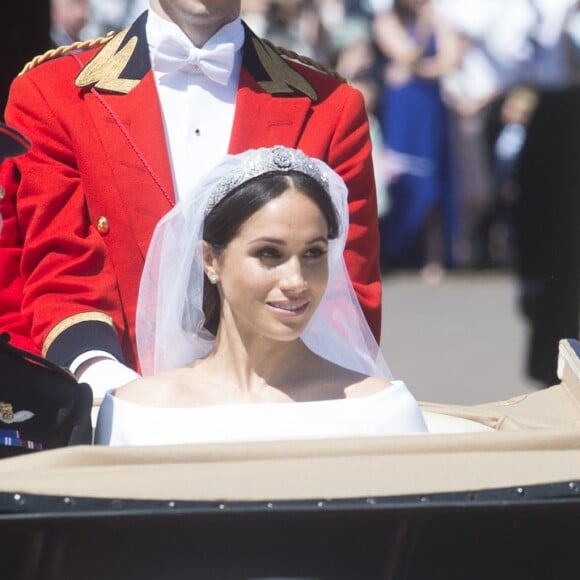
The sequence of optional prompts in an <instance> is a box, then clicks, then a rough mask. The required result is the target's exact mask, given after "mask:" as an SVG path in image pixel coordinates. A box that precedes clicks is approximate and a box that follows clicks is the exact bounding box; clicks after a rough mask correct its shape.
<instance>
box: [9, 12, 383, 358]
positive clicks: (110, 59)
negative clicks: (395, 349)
mask: <svg viewBox="0 0 580 580" xmlns="http://www.w3.org/2000/svg"><path fill="white" fill-rule="evenodd" d="M145 21H146V14H144V15H143V16H142V17H140V18H139V19H138V20H137V21H136V22H135V23H134V24H133V25H132V26H131V27H130V28H129V29H128V31H122V32H120V33H118V34H117V35H115V36H114V37H113V38H112V40H110V41H109V42H108V43H107V44H105V45H104V46H99V47H97V48H92V49H88V50H85V51H81V52H76V53H69V54H68V55H66V56H64V57H60V58H55V59H52V60H48V61H47V62H44V63H42V64H39V65H37V66H35V67H34V68H32V69H31V70H29V71H27V72H25V73H24V74H22V75H21V76H19V77H17V78H16V79H15V81H14V82H13V85H12V87H11V92H10V96H9V102H8V106H7V109H6V119H7V121H8V122H9V123H11V124H12V125H13V126H15V127H16V128H19V129H21V130H22V131H23V132H25V133H26V134H27V136H28V137H29V138H30V140H31V141H32V143H33V146H32V149H31V151H30V152H29V153H28V154H26V155H24V156H22V157H20V158H18V159H16V160H15V161H16V163H17V165H18V168H19V169H20V171H21V173H22V177H21V181H20V186H19V190H18V203H17V206H18V219H19V221H20V224H21V228H22V232H23V233H24V236H25V239H24V249H23V252H22V265H21V266H22V267H21V269H22V275H23V279H24V291H23V300H22V310H23V312H24V314H25V315H26V316H27V317H29V319H30V320H31V325H32V337H33V339H34V341H35V342H37V343H38V344H42V345H43V352H44V353H45V354H46V355H47V356H48V357H49V358H51V359H52V360H55V361H56V362H58V363H60V364H63V365H66V364H68V363H70V362H71V361H72V360H73V359H74V357H75V356H77V355H78V354H80V353H81V352H84V351H86V350H90V349H95V348H96V349H98V348H103V349H104V350H108V351H109V352H113V353H114V354H116V355H117V356H119V357H124V360H125V362H126V363H127V364H129V365H130V366H134V367H137V366H138V363H137V355H136V346H135V310H136V305H137V295H138V289H139V282H140V275H141V271H142V268H143V264H144V257H145V255H146V253H147V248H148V245H149V242H150V240H151V236H152V233H153V230H154V228H155V226H156V224H157V222H158V221H159V219H160V218H161V217H162V216H163V215H164V214H165V213H166V212H167V211H168V210H169V209H170V208H171V207H172V205H173V204H174V200H175V194H174V191H173V182H172V174H171V166H170V162H169V158H168V148H167V144H166V142H165V135H164V129H163V122H162V116H161V109H160V104H159V100H158V97H157V92H156V87H155V82H154V78H153V73H152V71H151V65H150V61H149V53H148V48H147V41H146V38H145ZM243 51H244V52H243V62H242V71H241V76H240V82H239V88H238V95H237V100H236V109H235V117H234V124H233V131H232V135H231V140H230V144H229V152H230V153H238V152H241V151H243V150H246V149H249V148H257V147H267V146H273V145H277V144H281V145H285V146H288V147H294V148H299V149H302V150H303V151H304V152H305V153H306V154H307V155H310V156H313V157H318V158H320V159H322V160H324V161H325V162H326V163H327V164H329V165H330V166H331V167H332V168H333V169H334V170H335V171H337V173H339V174H340V175H341V176H342V177H343V179H344V180H345V181H346V184H347V186H348V188H349V210H350V220H351V224H350V230H349V235H348V240H347V248H346V251H345V258H346V264H347V267H348V269H349V273H350V276H351V278H352V281H353V285H354V288H355V291H356V294H357V296H358V298H359V301H360V303H361V306H362V308H363V310H364V312H365V314H366V316H367V318H368V320H369V323H370V325H371V328H372V329H373V332H374V333H375V336H377V338H378V337H379V332H380V316H381V315H380V306H381V281H380V271H379V261H378V246H379V244H378V226H377V210H376V195H375V184H374V177H373V168H372V162H371V143H370V139H369V128H368V120H367V116H366V113H365V110H364V103H363V99H362V95H361V94H360V93H359V92H358V91H357V90H355V89H353V88H352V87H350V86H348V85H347V84H346V83H344V82H341V81H340V80H337V79H335V78H333V77H332V76H330V75H329V74H327V73H325V72H321V71H318V70H315V69H314V68H312V67H310V66H306V65H304V64H302V63H299V62H295V61H290V60H287V59H285V58H282V57H281V56H280V54H279V53H278V52H276V51H275V50H273V49H272V48H271V46H270V45H269V44H267V43H264V42H263V41H260V40H259V39H258V38H257V37H256V36H255V35H254V34H253V33H252V32H251V31H250V30H249V29H246V41H245V44H244V47H243ZM191 162H192V164H193V163H195V162H196V160H195V159H192V160H191ZM119 343H120V344H121V349H122V352H121V350H119V348H118V344H119Z"/></svg>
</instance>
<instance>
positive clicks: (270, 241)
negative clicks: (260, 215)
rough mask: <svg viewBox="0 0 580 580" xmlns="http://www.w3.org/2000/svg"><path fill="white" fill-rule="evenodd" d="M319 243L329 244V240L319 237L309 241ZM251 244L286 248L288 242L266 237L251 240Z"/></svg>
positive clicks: (309, 242)
mask: <svg viewBox="0 0 580 580" xmlns="http://www.w3.org/2000/svg"><path fill="white" fill-rule="evenodd" d="M318 242H323V243H325V244H327V243H328V238H327V237H326V236H317V237H315V238H313V239H311V240H307V242H306V243H307V244H316V243H318ZM248 243H249V244H264V243H266V244H276V245H279V246H285V245H286V241H285V240H281V239H278V238H270V237H267V236H264V237H262V238H255V239H254V240H250V241H249V242H248Z"/></svg>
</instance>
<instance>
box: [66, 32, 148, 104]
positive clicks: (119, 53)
mask: <svg viewBox="0 0 580 580" xmlns="http://www.w3.org/2000/svg"><path fill="white" fill-rule="evenodd" d="M128 31H129V29H128V28H126V29H125V30H122V31H121V32H119V34H116V35H115V36H114V37H113V38H111V40H110V41H109V42H108V43H107V44H106V46H104V47H103V49H102V50H101V51H99V52H98V54H96V55H95V57H94V58H93V59H92V60H91V61H90V62H89V63H87V64H86V65H85V67H84V68H83V69H82V70H81V72H80V73H79V74H78V75H77V78H76V80H75V85H76V86H77V87H79V88H84V87H88V86H94V87H95V88H97V89H101V90H106V91H111V92H115V93H122V94H127V93H129V92H131V91H132V90H133V89H134V88H135V87H136V86H137V85H138V84H139V80H135V79H123V78H120V75H121V73H122V72H123V70H124V69H125V67H126V66H127V63H128V62H129V59H130V58H131V57H132V56H133V52H134V51H135V47H136V46H137V37H136V36H133V37H132V38H130V39H129V41H128V42H127V44H126V45H125V46H124V47H123V48H121V50H119V47H120V46H121V43H122V42H123V40H124V39H125V36H127V32H128Z"/></svg>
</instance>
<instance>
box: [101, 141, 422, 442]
mask: <svg viewBox="0 0 580 580" xmlns="http://www.w3.org/2000/svg"><path fill="white" fill-rule="evenodd" d="M347 230H348V211H347V190H346V187H345V185H344V182H343V181H342V179H341V178H340V177H339V176H338V175H337V174H336V173H334V172H333V171H332V170H331V169H330V168H329V167H328V166H327V165H325V164H324V163H323V162H321V161H319V160H317V159H313V158H309V157H307V156H305V155H304V154H303V153H302V152H301V151H299V150H295V149H289V148H285V147H282V146H276V147H273V148H263V149H257V150H250V151H246V152H245V153H242V154H239V155H235V156H228V157H226V158H225V160H224V161H223V162H222V163H220V164H219V165H218V166H217V167H216V168H215V169H214V170H213V171H212V172H211V173H210V174H209V175H208V176H207V177H206V178H205V179H203V181H202V183H200V185H199V187H198V191H197V195H194V196H192V201H190V202H180V203H179V204H177V205H176V207H175V208H174V209H173V210H172V211H171V212H169V214H167V215H166V216H165V218H164V219H163V220H162V221H161V222H160V223H159V224H158V226H157V228H156V231H155V235H154V236H153V240H152V242H151V247H150V249H149V253H148V255H147V260H146V264H145V269H144V273H143V278H142V281H141V288H140V294H139V304H138V311H137V338H138V348H139V355H140V360H141V367H142V371H143V374H144V378H142V379H138V380H136V381H133V382H132V383H129V384H127V385H125V386H123V387H121V388H118V389H116V391H114V392H109V393H107V395H106V397H105V399H104V400H103V403H102V405H101V408H100V411H99V416H98V420H97V426H96V431H95V442H96V443H102V444H110V445H163V444H175V443H202V442H217V441H255V440H276V439H296V438H313V437H353V436H366V435H385V434H394V433H413V432H422V431H425V430H426V427H425V423H424V421H423V417H422V415H421V412H420V410H419V407H418V405H417V402H416V401H415V399H414V398H413V397H412V395H411V394H410V393H409V391H408V390H407V389H406V387H405V385H404V383H402V382H401V381H394V380H392V379H391V376H390V373H389V370H388V368H387V365H386V363H385V362H384V360H383V358H382V355H381V352H380V349H379V347H378V345H377V344H376V341H375V340H374V338H373V336H372V333H371V332H370V330H369V328H368V326H367V323H366V321H365V319H364V316H363V314H362V310H361V309H360V307H359V305H358V302H357V299H356V297H355V294H354V291H353V289H352V287H351V284H350V281H349V278H348V274H347V271H346V267H345V263H344V259H343V250H344V245H345V238H346V233H347Z"/></svg>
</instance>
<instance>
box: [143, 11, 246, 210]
mask: <svg viewBox="0 0 580 580" xmlns="http://www.w3.org/2000/svg"><path fill="white" fill-rule="evenodd" d="M146 31H147V40H148V43H149V53H150V55H151V62H152V66H153V74H154V75H155V81H156V85H157V91H158V93H159V100H160V102H161V111H162V113H163V121H164V126H165V137H166V139H167V144H168V147H169V153H170V159H171V164H172V169H173V179H174V185H175V191H176V195H177V197H178V198H182V199H183V198H186V197H187V196H188V195H190V194H191V191H192V190H193V189H194V188H195V185H196V184H197V182H198V180H199V178H200V177H201V175H202V174H203V173H205V172H206V171H208V170H209V169H211V168H212V167H214V166H215V165H216V164H217V162H218V161H220V160H221V158H222V157H223V156H224V155H226V154H227V151H228V146H229V142H230V135H231V133H232V127H233V123H234V111H235V104H236V94H237V90H238V81H239V77H240V69H241V64H242V53H241V48H242V45H243V43H244V28H243V26H242V21H241V18H237V19H236V20H234V21H233V22H230V23H229V24H226V25H225V26H223V27H222V28H221V29H220V30H218V31H217V32H216V34H215V35H214V36H212V38H210V39H209V40H208V41H207V43H206V44H205V45H204V46H203V47H201V48H203V49H205V50H211V49H212V48H215V47H217V46H218V45H219V44H220V43H224V42H233V44H234V46H235V49H236V56H235V59H234V67H233V70H232V74H231V76H230V79H229V81H228V84H227V85H220V84H218V83H216V82H214V81H212V80H210V79H209V78H208V77H206V76H205V75H204V74H203V73H202V72H201V71H193V70H191V69H190V68H187V69H185V70H177V71H174V72H170V73H162V72H159V71H156V70H155V52H156V50H157V48H158V46H159V43H160V42H161V40H162V39H163V37H164V36H166V35H170V36H173V37H174V38H176V39H179V40H180V41H183V42H185V43H188V44H191V41H190V40H189V39H188V38H187V36H186V35H185V33H184V32H183V31H182V30H181V29H180V28H179V27H178V26H177V25H176V24H175V23H174V22H170V21H168V20H164V19H163V18H161V17H160V16H159V15H158V14H156V13H155V12H153V11H152V10H150V11H149V15H148V18H147V27H146Z"/></svg>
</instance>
